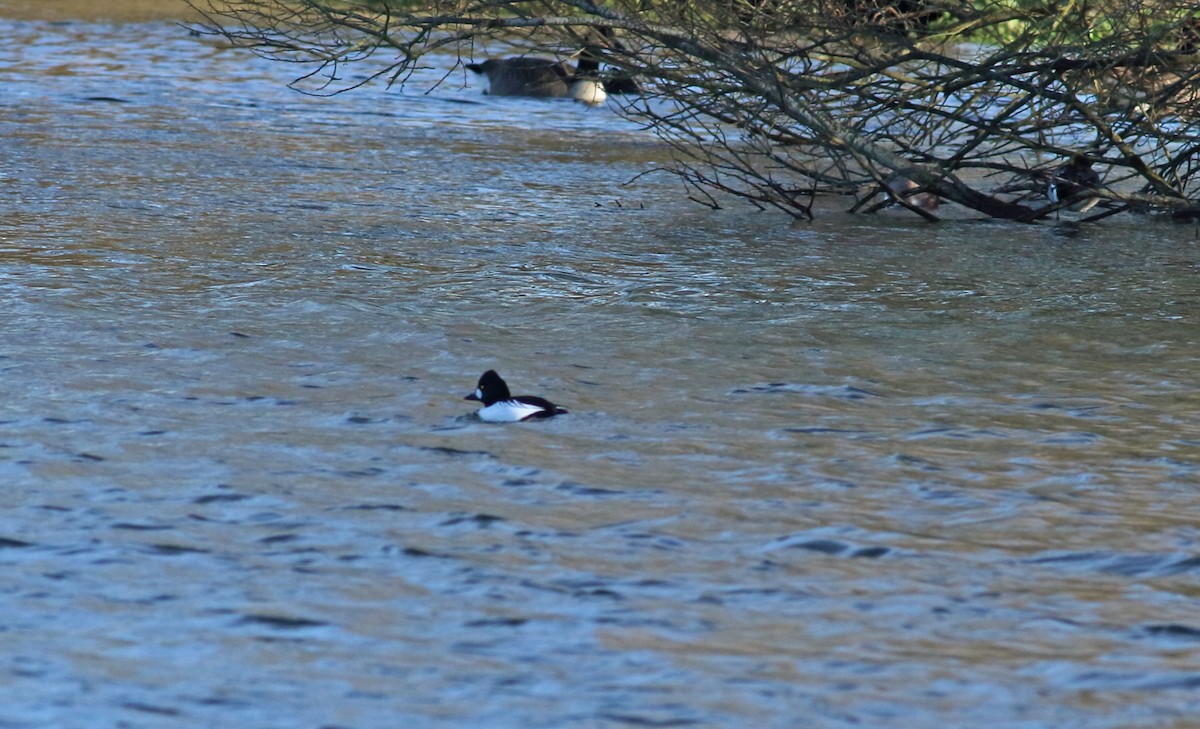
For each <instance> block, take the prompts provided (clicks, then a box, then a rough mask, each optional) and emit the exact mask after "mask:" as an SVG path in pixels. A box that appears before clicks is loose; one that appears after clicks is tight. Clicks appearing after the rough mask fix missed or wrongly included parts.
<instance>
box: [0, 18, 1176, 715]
mask: <svg viewBox="0 0 1200 729" xmlns="http://www.w3.org/2000/svg"><path fill="white" fill-rule="evenodd" d="M0 37H3V39H4V43H3V44H2V45H0V89H3V93H2V94H0V135H2V139H3V146H2V148H0V306H2V307H3V308H2V311H3V312H4V313H5V324H4V331H5V334H6V336H5V344H4V346H3V347H2V348H0V383H2V385H3V391H4V392H5V395H6V397H5V401H4V405H3V407H2V409H0V478H2V479H3V483H4V484H5V488H4V490H3V494H4V508H3V509H2V510H0V560H2V564H3V568H4V573H5V575H6V580H5V587H4V589H3V593H2V595H3V597H2V598H0V605H2V606H3V610H2V613H0V614H2V615H3V617H2V619H0V646H2V647H3V653H4V659H3V668H2V670H3V674H2V675H3V679H2V680H0V686H2V687H3V689H0V691H2V693H3V694H4V697H5V698H4V700H3V702H0V727H21V728H24V727H46V726H55V727H84V726H89V727H90V726H129V727H158V726H163V727H169V726H243V727H276V726H278V727H284V726H287V727H292V726H311V727H394V726H432V725H445V726H488V727H593V726H634V727H637V726H760V727H796V726H821V727H856V726H868V727H934V726H936V727H947V726H950V727H954V726H989V727H999V726H1003V727H1047V728H1054V729H1060V728H1062V727H1073V726H1088V727H1134V726H1139V727H1140V726H1155V727H1170V726H1178V727H1183V726H1191V725H1193V722H1194V721H1195V719H1194V717H1195V716H1196V714H1197V712H1198V711H1200V662H1198V659H1200V612H1198V610H1197V607H1198V606H1197V596H1198V594H1197V593H1200V581H1198V577H1200V544H1198V539H1200V530H1198V528H1197V520H1198V517H1197V514H1198V513H1200V509H1198V506H1200V498H1198V496H1197V486H1200V396H1198V395H1197V390H1198V385H1200V374H1198V372H1200V367H1198V365H1200V358H1198V354H1197V351H1198V350H1197V339H1198V338H1200V337H1198V334H1200V295H1198V292H1197V289H1198V287H1197V282H1198V276H1197V274H1198V272H1200V245H1198V243H1197V239H1196V231H1195V230H1193V229H1191V228H1187V227H1173V226H1168V225H1165V224H1160V223H1156V222H1154V221H1150V220H1146V219H1140V218H1125V219H1112V220H1109V221H1106V222H1105V223H1104V224H1102V225H1096V226H1092V227H1088V228H1087V229H1085V230H1083V231H1081V232H1076V233H1074V234H1072V235H1064V234H1063V232H1064V230H1065V229H1064V228H1062V227H1061V226H1060V227H1058V228H1056V227H1053V226H1042V227H1035V226H1016V225H1012V224H994V223H986V222H973V221H967V220H964V221H959V222H949V223H944V224H941V225H937V226H930V225H926V224H923V223H919V222H915V221H913V220H911V219H910V218H908V217H907V216H905V215H903V214H900V213H895V214H887V215H880V216H875V217H861V216H858V217H852V216H846V215H842V214H840V213H838V212H837V211H836V209H832V208H836V207H837V206H838V205H841V204H842V201H831V203H830V207H831V210H829V211H826V212H825V213H824V214H822V215H821V216H819V217H818V219H817V221H816V222H815V223H813V224H811V225H802V226H792V225H789V222H788V221H787V220H785V219H783V218H781V217H779V216H773V215H767V214H757V213H754V212H752V211H748V210H746V209H744V208H742V207H738V206H736V205H734V206H733V207H731V208H730V209H729V210H725V211H719V212H712V211H709V210H706V209H704V208H701V207H698V206H694V205H690V204H688V203H686V202H685V201H684V199H683V198H684V193H683V191H682V190H681V189H680V188H679V187H678V185H677V184H676V183H674V182H673V181H672V180H671V179H670V178H669V177H666V176H658V175H650V176H648V177H643V178H641V179H640V180H639V181H638V182H636V183H634V184H631V185H626V184H625V183H626V182H627V181H629V180H630V179H631V178H633V177H635V176H637V175H638V174H640V173H643V172H647V171H649V170H652V169H654V168H655V167H656V166H658V165H660V164H662V163H663V162H664V161H665V160H666V158H667V156H666V153H665V151H664V150H663V149H662V148H661V147H660V146H659V145H658V144H657V143H656V142H655V141H654V139H653V138H652V137H650V136H649V135H648V134H647V133H645V132H644V131H642V130H640V129H639V128H638V127H637V126H636V125H633V124H631V123H629V122H626V121H623V120H622V119H620V118H619V117H618V116H617V115H615V114H613V113H612V112H611V110H605V109H595V110H589V109H585V108H583V107H581V106H577V105H573V104H571V103H569V102H524V103H522V102H521V101H520V100H512V99H507V100H506V99H487V98H482V97H480V96H479V88H478V87H477V86H476V87H470V88H461V87H460V84H459V81H460V80H461V79H460V78H459V77H457V76H455V77H452V83H448V84H447V85H444V86H443V87H441V88H439V89H437V90H436V91H434V92H433V93H432V94H430V95H422V94H421V92H422V91H423V90H424V88H425V87H423V86H422V85H421V84H420V83H418V84H414V85H410V86H409V87H408V88H407V89H406V91H405V93H404V94H401V93H399V92H398V91H397V90H395V89H393V90H391V91H388V90H386V89H382V88H374V87H372V88H367V89H363V90H360V91H358V92H355V93H352V94H348V95H344V96H340V97H337V98H334V99H311V98H307V97H303V96H300V95H297V94H295V93H292V92H289V91H287V90H286V89H285V88H284V87H283V86H284V83H285V82H286V81H288V80H290V78H291V76H292V75H294V69H292V68H289V67H285V66H276V65H271V64H266V63H264V62H260V61H256V60H254V59H252V58H250V57H247V56H245V55H243V54H240V53H235V52H230V51H223V50H220V49H218V48H215V47H213V46H212V45H211V44H209V43H206V42H204V41H200V40H197V39H194V38H190V37H188V36H187V35H186V33H184V32H183V31H182V30H180V29H179V28H178V27H176V26H173V25H170V24H167V23H161V24H159V23H155V24H121V25H109V24H96V23H82V22H75V23H66V24H47V23H38V22H25V21H21V22H17V21H0ZM447 63H448V64H449V63H450V60H449V59H447ZM429 74H430V75H429V76H428V77H426V78H425V80H428V78H436V76H437V75H439V74H440V72H439V71H436V70H432V71H430V72H429ZM420 80H422V79H418V81H420ZM1066 232H1072V231H1070V230H1069V229H1066ZM489 367H495V368H496V369H498V370H499V371H500V372H501V373H502V374H503V375H505V376H506V377H507V378H508V379H509V381H510V383H511V384H513V386H514V389H516V390H519V391H521V392H529V393H537V394H542V395H544V396H546V397H549V398H551V399H553V400H554V401H556V402H559V403H561V404H563V405H565V406H567V407H569V408H570V409H571V411H572V412H571V415H570V416H568V417H564V418H558V419H555V420H553V421H550V422H543V423H536V424H522V425H516V426H491V425H485V424H482V423H479V422H477V421H474V420H472V419H471V418H470V417H468V416H469V413H470V412H471V403H467V402H464V401H463V400H462V396H463V395H465V394H467V393H468V392H469V391H470V390H471V389H472V388H473V387H474V384H475V380H476V378H477V377H478V376H479V374H480V372H482V371H483V370H484V369H487V368H489Z"/></svg>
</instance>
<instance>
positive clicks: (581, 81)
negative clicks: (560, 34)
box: [466, 51, 608, 105]
mask: <svg viewBox="0 0 1200 729" xmlns="http://www.w3.org/2000/svg"><path fill="white" fill-rule="evenodd" d="M466 66H467V70H468V71H474V72H475V73H477V74H479V75H481V76H483V77H485V78H487V82H488V90H487V93H488V94H491V95H492V96H533V97H539V98H568V97H569V98H572V99H577V100H579V101H582V102H584V103H585V104H591V105H595V104H602V103H604V100H605V99H607V98H608V94H607V93H606V92H605V90H604V84H603V83H602V82H601V81H600V63H599V61H597V60H596V58H595V56H592V55H591V54H590V53H587V52H586V51H585V52H584V53H583V55H581V57H580V59H579V65H578V66H576V67H574V68H572V67H571V66H570V65H569V64H567V63H563V62H562V61H555V60H554V59H551V58H539V57H536V56H514V57H512V58H489V59H488V60H486V61H484V62H483V63H468V64H466Z"/></svg>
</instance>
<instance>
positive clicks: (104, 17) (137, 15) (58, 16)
mask: <svg viewBox="0 0 1200 729" xmlns="http://www.w3.org/2000/svg"><path fill="white" fill-rule="evenodd" d="M192 15H193V13H192V12H191V10H190V9H189V8H188V6H187V4H186V3H184V2H183V0H55V1H54V2H48V0H0V17H2V18H14V19H16V20H50V21H62V20H83V21H117V22H125V23H136V22H145V21H148V20H179V19H181V18H189V17H191V16H192Z"/></svg>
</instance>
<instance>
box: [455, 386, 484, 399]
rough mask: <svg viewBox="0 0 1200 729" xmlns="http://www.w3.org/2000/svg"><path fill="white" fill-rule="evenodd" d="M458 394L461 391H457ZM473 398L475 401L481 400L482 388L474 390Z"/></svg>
mask: <svg viewBox="0 0 1200 729" xmlns="http://www.w3.org/2000/svg"><path fill="white" fill-rule="evenodd" d="M459 392H462V390H459ZM475 397H476V399H479V400H482V399H483V388H482V387H476V388H475Z"/></svg>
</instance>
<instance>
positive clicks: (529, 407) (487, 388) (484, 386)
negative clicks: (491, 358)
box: [463, 370, 567, 423]
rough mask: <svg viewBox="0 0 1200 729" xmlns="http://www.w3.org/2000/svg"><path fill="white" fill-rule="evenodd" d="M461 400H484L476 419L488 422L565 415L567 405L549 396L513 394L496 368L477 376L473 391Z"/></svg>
mask: <svg viewBox="0 0 1200 729" xmlns="http://www.w3.org/2000/svg"><path fill="white" fill-rule="evenodd" d="M463 399H464V400H478V401H479V402H481V403H483V407H482V408H480V409H479V412H478V415H479V419H480V420H483V421H485V422H488V423H516V422H519V421H522V420H530V419H540V418H552V417H554V416H555V415H566V414H567V410H566V408H561V407H559V406H557V405H555V404H554V403H552V402H550V401H549V400H547V399H545V398H542V397H536V396H534V395H518V396H516V397H513V396H512V394H511V393H509V391H508V383H506V382H505V381H504V380H503V379H501V378H500V375H498V374H496V370H488V371H487V372H484V373H483V376H482V377H480V378H479V384H478V385H476V386H475V392H472V393H471V394H470V395H467V396H466V397H465V398H463Z"/></svg>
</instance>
